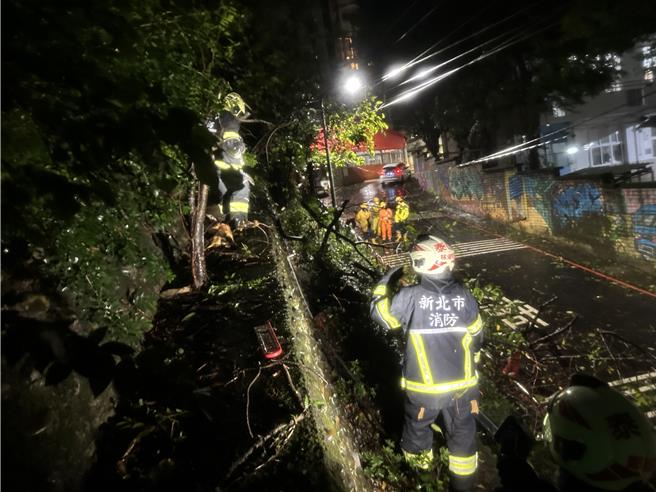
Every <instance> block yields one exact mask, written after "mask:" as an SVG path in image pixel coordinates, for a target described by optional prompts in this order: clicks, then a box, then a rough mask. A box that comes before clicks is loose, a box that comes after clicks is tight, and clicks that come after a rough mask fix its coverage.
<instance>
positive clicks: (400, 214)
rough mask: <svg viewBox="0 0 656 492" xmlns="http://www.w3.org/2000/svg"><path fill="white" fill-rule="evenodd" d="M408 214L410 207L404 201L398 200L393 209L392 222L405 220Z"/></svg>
mask: <svg viewBox="0 0 656 492" xmlns="http://www.w3.org/2000/svg"><path fill="white" fill-rule="evenodd" d="M409 216H410V207H409V206H408V204H407V203H406V202H399V203H397V204H396V210H395V211H394V222H396V223H401V222H405V221H406V220H407V219H408V217H409Z"/></svg>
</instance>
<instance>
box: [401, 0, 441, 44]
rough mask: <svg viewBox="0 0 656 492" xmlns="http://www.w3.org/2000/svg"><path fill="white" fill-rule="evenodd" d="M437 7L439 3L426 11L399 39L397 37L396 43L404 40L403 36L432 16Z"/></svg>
mask: <svg viewBox="0 0 656 492" xmlns="http://www.w3.org/2000/svg"><path fill="white" fill-rule="evenodd" d="M437 7H438V5H435V7H433V8H432V9H430V10H429V11H428V12H426V13H425V14H424V15H423V16H422V17H421V19H419V20H418V21H417V22H415V23H414V25H413V26H412V27H411V28H410V29H408V30H407V31H406V32H404V33H403V34H401V36H400V37H399V39H397V40H396V41H394V44H396V43H398V42H399V41H401V40H403V38H405V37H406V36H407V35H408V34H410V33H411V32H412V31H414V30H415V28H416V27H417V26H418V25H419V24H421V23H422V22H424V21H425V20H426V19H427V18H428V17H430V16H431V15H432V14H433V12H435V11H436V10H437Z"/></svg>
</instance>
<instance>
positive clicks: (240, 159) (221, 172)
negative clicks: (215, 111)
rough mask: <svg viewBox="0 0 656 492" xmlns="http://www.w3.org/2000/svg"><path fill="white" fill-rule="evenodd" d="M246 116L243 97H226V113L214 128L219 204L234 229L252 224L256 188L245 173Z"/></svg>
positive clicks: (220, 116) (223, 112)
mask: <svg viewBox="0 0 656 492" xmlns="http://www.w3.org/2000/svg"><path fill="white" fill-rule="evenodd" d="M246 115H247V112H246V105H245V104H244V102H243V100H242V99H241V97H240V96H239V95H238V94H236V93H234V92H233V93H230V94H228V95H227V96H226V97H225V101H224V110H223V111H222V112H221V113H220V114H219V116H218V118H217V119H216V120H215V121H214V122H213V123H212V128H210V130H214V132H215V133H216V134H217V139H218V151H217V153H216V157H215V159H214V166H215V169H216V174H217V190H218V193H219V195H220V198H219V201H220V205H221V206H222V210H223V212H224V213H225V214H226V215H227V219H228V222H229V223H230V225H231V226H232V227H239V226H241V225H243V224H244V223H245V222H247V221H248V211H249V201H250V185H251V184H253V180H252V178H251V177H250V176H249V175H248V174H246V173H245V172H244V170H243V168H244V164H245V163H244V152H245V151H246V147H245V145H244V141H243V139H242V138H241V135H240V134H239V127H240V118H244V117H245V116H246Z"/></svg>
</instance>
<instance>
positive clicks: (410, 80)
mask: <svg viewBox="0 0 656 492" xmlns="http://www.w3.org/2000/svg"><path fill="white" fill-rule="evenodd" d="M519 30H521V28H515V29H512V30H510V31H508V32H504V33H502V34H499V35H498V36H495V37H493V38H492V39H489V40H487V41H484V42H483V43H480V44H478V45H476V46H474V47H473V48H471V49H469V50H467V51H464V52H462V53H460V54H459V55H456V56H454V57H453V58H450V59H449V60H446V61H445V62H442V63H439V64H437V65H434V66H432V67H430V68H427V69H425V70H422V71H421V72H420V73H419V74H417V75H413V76H412V77H410V78H409V79H406V80H404V81H403V82H401V83H400V84H399V86H401V85H405V84H409V83H410V82H413V81H414V80H417V79H419V78H422V77H425V76H426V75H428V74H429V73H431V72H434V71H435V70H437V69H439V68H442V67H443V66H445V65H448V64H449V63H452V62H454V61H456V60H458V59H459V58H462V57H463V56H467V55H469V54H470V53H473V52H474V51H477V50H479V49H481V48H482V47H483V46H486V45H488V44H490V43H493V42H495V41H497V40H499V39H500V38H503V37H505V36H508V35H509V34H511V33H513V35H515V34H514V33H516V32H517V31H519ZM511 38H512V36H511ZM509 40H510V39H508V40H506V41H504V42H507V41H509Z"/></svg>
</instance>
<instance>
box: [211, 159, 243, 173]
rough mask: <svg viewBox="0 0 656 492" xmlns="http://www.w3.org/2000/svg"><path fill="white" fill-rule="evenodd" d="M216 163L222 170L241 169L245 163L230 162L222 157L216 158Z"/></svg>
mask: <svg viewBox="0 0 656 492" xmlns="http://www.w3.org/2000/svg"><path fill="white" fill-rule="evenodd" d="M214 165H215V166H216V167H218V168H219V169H220V170H221V171H230V170H232V171H241V169H242V168H243V167H244V163H243V162H242V163H239V164H229V163H227V162H226V161H224V160H221V159H215V160H214Z"/></svg>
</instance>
